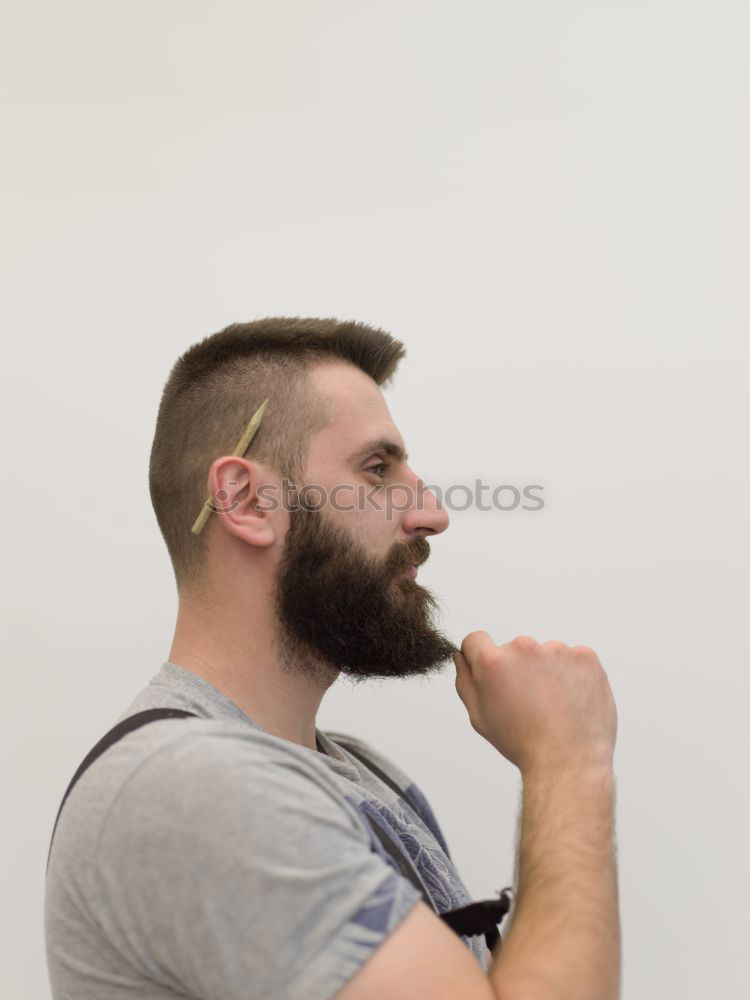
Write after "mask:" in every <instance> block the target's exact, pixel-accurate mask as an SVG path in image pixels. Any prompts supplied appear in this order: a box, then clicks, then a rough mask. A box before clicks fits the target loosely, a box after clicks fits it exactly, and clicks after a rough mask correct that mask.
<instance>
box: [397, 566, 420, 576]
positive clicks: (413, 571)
mask: <svg viewBox="0 0 750 1000" xmlns="http://www.w3.org/2000/svg"><path fill="white" fill-rule="evenodd" d="M416 575H417V567H416V566H414V565H412V566H407V567H406V569H405V570H404V571H403V573H402V574H401V576H411V577H415V576H416Z"/></svg>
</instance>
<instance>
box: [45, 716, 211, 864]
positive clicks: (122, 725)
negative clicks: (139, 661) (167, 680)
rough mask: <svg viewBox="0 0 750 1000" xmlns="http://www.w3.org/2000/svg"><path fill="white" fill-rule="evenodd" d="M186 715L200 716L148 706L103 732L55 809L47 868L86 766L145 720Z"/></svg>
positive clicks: (142, 724)
mask: <svg viewBox="0 0 750 1000" xmlns="http://www.w3.org/2000/svg"><path fill="white" fill-rule="evenodd" d="M187 716H193V717H194V718H196V719H198V718H200V716H198V715H196V714H195V712H186V711H185V710H184V709H182V708H148V709H146V711H145V712H136V713H135V715H130V716H128V718H127V719H123V720H122V722H118V723H117V725H116V726H113V727H112V729H110V730H109V732H108V733H105V734H104V736H102V738H101V739H100V740H99V742H98V743H97V744H96V746H95V747H94V748H93V749H92V750H90V751H89V752H88V753H87V754H86V756H85V757H84V758H83V760H82V761H81V763H80V765H79V767H78V770H77V771H76V773H75V774H74V775H73V777H72V778H71V781H70V784H69V785H68V788H67V790H66V792H65V795H63V800H62V802H61V803H60V808H59V809H58V810H57V819H56V820H55V825H54V827H53V828H52V837H51V838H50V843H49V851H48V853H47V870H49V859H50V855H51V854H52V841H53V840H54V839H55V830H57V824H58V822H59V820H60V813H61V812H62V808H63V806H64V805H65V800H66V799H67V797H68V796H69V795H70V793H71V792H72V791H73V786H74V785H75V783H76V782H77V781H78V779H79V778H80V777H81V775H82V774H83V772H84V771H85V770H86V768H87V767H89V765H91V764H93V763H94V761H95V760H96V758H97V757H98V756H99V754H102V753H104V751H105V750H108V749H109V747H111V746H112V744H113V743H117V741H118V740H121V739H122V738H123V736H127V734H128V733H131V732H132V731H133V730H134V729H139V728H140V727H141V726H145V724H146V723H147V722H155V721H156V720H157V719H184V718H186V717H187Z"/></svg>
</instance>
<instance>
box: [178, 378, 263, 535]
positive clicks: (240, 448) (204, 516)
mask: <svg viewBox="0 0 750 1000" xmlns="http://www.w3.org/2000/svg"><path fill="white" fill-rule="evenodd" d="M269 398H270V397H269ZM267 405H268V400H267V399H264V400H263V402H262V403H261V404H260V406H259V407H258V409H257V410H256V411H255V413H254V414H253V415H252V417H251V418H250V423H249V424H248V425H247V427H246V428H245V431H244V433H243V435H242V437H241V438H240V439H239V441H238V442H237V446H236V447H235V449H234V451H233V452H232V454H233V455H237V456H240V455H244V454H245V452H246V451H247V449H248V447H249V445H250V442H251V441H252V439H253V438H254V437H255V432H256V431H257V430H258V428H259V427H260V422H261V420H262V419H263V414H264V413H265V412H266V406H267ZM210 514H211V494H210V493H209V495H208V496H207V497H206V499H205V501H204V503H203V506H202V507H201V512H200V514H199V515H198V517H197V518H196V519H195V524H194V525H193V527H192V528H191V529H190V530H191V531H192V533H193V534H194V535H200V533H201V531H203V525H204V524H205V523H206V521H207V520H208V518H209V515H210Z"/></svg>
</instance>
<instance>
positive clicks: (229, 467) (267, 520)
mask: <svg viewBox="0 0 750 1000" xmlns="http://www.w3.org/2000/svg"><path fill="white" fill-rule="evenodd" d="M208 496H210V497H211V504H210V507H211V511H212V513H211V516H210V520H216V521H218V522H220V524H221V528H222V530H224V531H229V532H231V534H233V535H236V536H237V537H239V538H242V539H244V540H245V541H246V542H248V543H249V544H250V545H259V546H267V545H272V544H273V543H274V542H275V541H276V538H277V537H278V535H279V533H280V531H282V526H281V518H282V517H283V516H284V513H285V512H284V509H283V506H282V503H281V480H280V478H279V476H278V475H277V474H276V473H275V472H274V471H273V470H272V469H271V468H270V467H268V466H266V465H263V464H262V463H260V462H250V461H248V460H247V459H245V458H239V457H237V456H236V455H223V456H222V457H221V458H217V459H216V461H215V462H214V463H213V464H212V466H211V468H210V470H209V473H208Z"/></svg>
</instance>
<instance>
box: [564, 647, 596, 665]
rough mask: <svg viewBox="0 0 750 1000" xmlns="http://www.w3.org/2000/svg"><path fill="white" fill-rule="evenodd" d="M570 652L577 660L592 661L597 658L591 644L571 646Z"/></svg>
mask: <svg viewBox="0 0 750 1000" xmlns="http://www.w3.org/2000/svg"><path fill="white" fill-rule="evenodd" d="M570 652H571V653H572V654H573V656H575V657H576V659H579V660H590V661H592V662H593V661H594V660H598V659H599V657H598V656H597V655H596V653H595V652H594V650H593V649H592V648H591V646H571V647H570Z"/></svg>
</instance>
